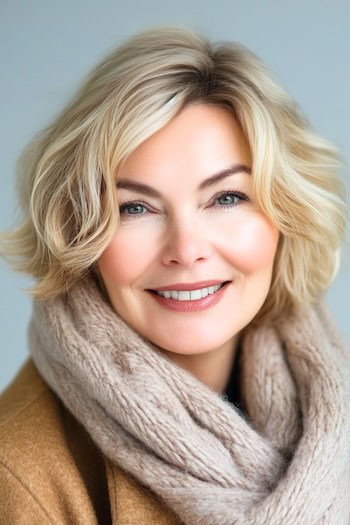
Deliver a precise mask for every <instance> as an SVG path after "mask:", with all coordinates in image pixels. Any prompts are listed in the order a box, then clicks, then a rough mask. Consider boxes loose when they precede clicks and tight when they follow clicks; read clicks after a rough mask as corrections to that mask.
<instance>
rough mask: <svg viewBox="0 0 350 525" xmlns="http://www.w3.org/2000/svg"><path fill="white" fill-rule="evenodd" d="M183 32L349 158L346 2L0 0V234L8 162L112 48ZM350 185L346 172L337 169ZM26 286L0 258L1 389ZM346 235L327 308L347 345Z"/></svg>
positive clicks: (15, 364) (10, 212) (8, 198)
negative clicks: (214, 47)
mask: <svg viewBox="0 0 350 525" xmlns="http://www.w3.org/2000/svg"><path fill="white" fill-rule="evenodd" d="M169 24H170V25H182V26H186V27H190V28H193V29H195V30H198V31H200V32H202V33H204V34H206V35H207V36H209V37H210V38H212V39H214V40H233V41H238V42H241V43H242V44H244V45H246V46H247V47H248V48H250V49H251V50H252V51H254V52H255V53H257V54H258V55H259V56H260V57H261V58H262V59H263V61H264V62H265V63H266V65H267V66H268V67H269V69H270V70H271V71H272V73H273V75H274V77H275V78H276V79H277V81H278V82H279V83H280V84H282V86H283V87H284V88H285V89H286V90H287V92H288V93H289V94H290V95H291V96H292V97H293V98H294V99H295V100H296V101H297V102H298V103H299V104H300V106H301V107H302V108H303V110H304V112H305V114H306V116H307V117H308V119H309V120H310V121H311V124H312V125H313V127H314V129H315V130H316V131H318V132H319V133H320V134H322V135H323V136H325V137H326V138H328V139H330V140H332V141H333V142H335V144H336V145H337V146H338V147H339V148H340V149H341V151H342V153H343V155H344V158H345V160H346V162H347V163H349V160H350V144H349V122H350V97H349V93H350V63H349V62H350V32H349V24H350V2H349V0H333V1H330V0H327V1H326V0H311V1H307V2H305V1H302V0H293V1H291V0H289V1H283V0H282V1H281V0H274V1H272V0H265V1H262V0H240V1H238V0H230V1H229V0H226V1H223V0H221V1H220V0H218V1H216V2H213V1H211V2H203V1H202V0H198V1H196V0H177V1H176V2H167V1H164V0H157V1H154V0H153V1H151V2H145V0H137V1H136V0H128V1H123V2H120V1H117V0H114V1H113V0H100V2H95V1H92V0H69V1H68V0H61V1H60V2H47V1H44V0H27V1H25V0H22V1H20V0H12V1H11V2H10V1H6V0H2V3H1V5H0V54H1V62H0V63H1V73H2V79H1V83H0V89H1V99H0V100H1V118H0V133H1V141H0V144H1V192H0V230H4V229H7V228H9V227H11V226H12V225H13V224H14V221H15V217H16V214H15V211H16V199H15V191H14V181H15V162H16V159H17V157H18V155H19V153H20V152H21V150H22V148H23V147H24V146H25V144H26V143H27V142H28V140H29V139H30V138H31V137H32V136H33V134H34V133H36V132H37V131H39V130H40V129H41V128H43V127H44V126H45V125H46V124H47V123H48V122H49V121H50V120H51V119H52V117H53V116H54V115H55V114H56V113H57V112H58V111H59V110H60V109H61V108H62V107H63V105H64V104H65V102H66V101H67V100H68V98H69V97H70V95H71V94H72V93H73V91H74V89H75V88H76V87H77V86H78V84H79V82H80V81H81V79H82V77H83V76H84V75H85V74H86V73H87V72H88V71H89V69H90V68H91V67H92V66H93V65H94V64H95V63H96V62H97V61H98V60H99V59H100V58H101V57H103V56H104V55H105V54H106V52H108V51H109V50H110V49H111V48H113V47H115V46H116V45H118V44H119V43H121V42H122V41H124V40H125V39H126V38H127V37H129V36H131V35H133V34H135V33H136V32H138V31H140V30H143V29H146V28H148V27H150V26H156V25H169ZM343 179H344V180H345V182H346V186H347V189H348V190H349V188H350V182H349V170H348V169H346V170H344V172H343ZM30 283H31V280H30V279H29V278H27V277H24V276H22V275H20V274H16V273H14V272H12V271H11V270H10V269H9V268H8V267H7V266H6V265H5V263H3V262H2V261H0V290H1V300H0V312H1V313H0V390H2V389H3V388H4V387H5V385H6V384H7V383H8V382H9V381H10V379H11V378H12V377H13V375H14V374H15V372H16V370H17V369H18V368H19V366H20V365H21V363H22V362H23V361H24V360H25V359H26V356H27V355H28V350H27V342H26V337H27V324H28V320H29V316H30V309H31V301H30V299H29V298H28V296H27V295H26V294H25V292H24V288H25V287H27V286H29V285H30ZM349 297H350V248H349V233H348V235H347V240H346V244H345V248H344V251H343V257H342V263H341V268H340V271H339V273H338V275H337V277H336V279H335V281H334V283H333V286H332V288H331V289H330V290H329V292H328V294H327V296H326V301H327V304H328V305H329V307H330V309H331V311H332V313H333V316H334V317H335V320H336V322H337V324H338V327H339V329H340V331H341V333H342V335H343V337H344V339H345V341H346V343H347V345H348V346H349V345H350V323H349V321H350V316H349V306H350V302H349Z"/></svg>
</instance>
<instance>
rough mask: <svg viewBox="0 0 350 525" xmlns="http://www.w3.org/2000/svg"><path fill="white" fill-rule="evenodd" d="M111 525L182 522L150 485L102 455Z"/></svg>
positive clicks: (164, 524) (177, 524) (176, 524)
mask: <svg viewBox="0 0 350 525" xmlns="http://www.w3.org/2000/svg"><path fill="white" fill-rule="evenodd" d="M105 466H106V473H107V482H108V492H109V501H110V506H111V516H112V524H113V525H128V524H130V523H131V521H130V520H131V518H132V523H142V525H154V524H155V523H157V525H181V524H182V522H181V521H180V520H179V518H178V517H177V516H176V515H175V514H174V512H173V511H172V510H171V509H169V508H168V507H166V506H165V504H164V503H163V502H162V501H161V500H160V498H159V497H158V496H157V495H155V494H154V493H153V492H152V491H151V490H150V489H148V488H146V487H144V486H143V485H141V484H140V483H139V482H138V481H137V480H136V479H135V478H134V477H133V476H131V475H130V474H128V473H126V472H125V471H123V470H122V469H121V468H120V467H118V466H117V465H114V464H113V463H112V462H111V461H110V460H109V459H108V458H107V457H105Z"/></svg>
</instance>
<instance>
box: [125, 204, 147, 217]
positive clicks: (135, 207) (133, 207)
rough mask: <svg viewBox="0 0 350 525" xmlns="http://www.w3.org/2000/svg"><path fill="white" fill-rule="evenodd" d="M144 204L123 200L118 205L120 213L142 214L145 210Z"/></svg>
mask: <svg viewBox="0 0 350 525" xmlns="http://www.w3.org/2000/svg"><path fill="white" fill-rule="evenodd" d="M147 211H148V210H147V208H146V206H144V204H142V203H141V202H125V203H124V204H121V205H120V206H119V213H120V215H126V216H131V215H132V216H134V217H135V216H139V215H144V214H145V213H146V212H147Z"/></svg>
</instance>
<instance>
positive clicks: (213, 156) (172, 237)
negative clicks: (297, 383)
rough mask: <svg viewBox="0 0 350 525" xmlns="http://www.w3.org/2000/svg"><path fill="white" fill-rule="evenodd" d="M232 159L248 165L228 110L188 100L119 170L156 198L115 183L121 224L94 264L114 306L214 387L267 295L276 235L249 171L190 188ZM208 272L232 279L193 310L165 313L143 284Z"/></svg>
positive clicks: (203, 276)
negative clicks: (215, 296)
mask: <svg viewBox="0 0 350 525" xmlns="http://www.w3.org/2000/svg"><path fill="white" fill-rule="evenodd" d="M233 164H242V165H245V166H247V167H248V168H249V167H250V165H251V159H250V153H249V147H248V145H247V143H246V141H245V138H244V136H243V134H242V131H241V129H240V127H239V125H238V124H237V122H236V121H235V118H234V117H233V115H232V114H231V113H230V112H229V111H228V110H227V109H224V108H221V107H217V106H210V105H205V104H196V105H192V106H188V107H186V108H185V109H184V110H182V112H181V113H180V114H179V115H178V116H176V117H175V118H174V119H173V120H172V121H171V122H170V123H169V124H167V125H166V126H165V127H164V128H162V129H161V130H159V131H158V132H157V133H155V134H154V135H152V136H151V137H150V138H149V139H147V140H146V141H145V142H143V143H142V144H141V145H140V146H139V147H138V148H137V149H136V150H135V151H134V152H133V153H132V154H131V155H130V156H129V157H128V159H127V160H126V161H125V162H124V164H123V165H122V166H121V167H120V169H119V170H118V173H117V180H120V179H123V180H128V181H133V182H141V183H143V184H147V185H149V186H152V187H153V188H155V189H156V190H157V191H158V192H160V193H161V197H154V196H149V195H145V194H144V193H142V192H140V191H135V190H131V189H125V188H120V189H118V203H119V205H120V206H122V207H121V221H120V224H119V226H118V230H117V232H116V234H115V236H114V238H113V239H112V241H111V243H110V244H109V246H108V247H107V249H106V250H105V251H104V253H103V254H102V256H101V258H100V260H99V263H98V267H99V271H100V274H101V277H102V279H103V282H104V284H105V287H106V290H107V293H108V295H109V298H110V301H111V303H112V305H113V307H114V309H115V311H116V312H117V313H118V314H119V315H120V316H121V317H122V318H123V319H124V320H125V321H126V322H127V323H128V324H129V325H130V326H131V327H132V328H133V329H134V330H136V331H137V332H138V333H139V334H141V335H142V336H143V337H145V338H146V339H148V340H149V341H151V342H152V343H153V344H155V345H156V346H158V347H159V348H160V349H161V350H162V352H163V353H164V354H165V355H166V356H167V357H168V358H169V359H171V360H173V361H174V362H176V363H177V364H179V365H180V366H182V367H183V368H185V369H187V370H188V371H190V372H191V373H192V374H193V375H195V376H196V377H197V378H198V379H199V380H200V381H202V382H203V383H205V384H207V385H208V386H209V387H210V388H212V389H213V390H215V391H218V392H223V391H224V390H225V387H226V385H227V382H228V380H229V376H230V371H231V365H232V362H233V358H234V354H235V349H236V346H237V343H238V340H239V335H240V332H241V330H242V329H243V328H244V327H245V326H246V325H247V324H248V323H249V322H250V321H251V320H252V319H253V317H255V315H256V314H257V312H258V311H259V310H260V308H261V306H262V305H263V303H264V300H265V298H266V296H267V294H268V291H269V288H270V284H271V277H272V268H273V261H274V257H275V254H276V249H277V244H278V239H279V232H278V230H277V228H276V227H275V226H274V225H273V224H272V222H271V221H270V219H269V218H268V217H266V215H265V214H264V213H263V212H262V210H261V209H260V208H259V207H258V204H257V203H256V201H255V200H254V195H253V185H252V176H251V175H250V174H249V173H246V172H239V173H236V174H231V175H230V176H228V177H226V178H225V179H222V180H221V181H219V182H217V183H215V184H213V185H212V186H210V187H208V188H206V189H203V190H200V191H199V190H198V186H199V184H200V183H201V182H202V181H203V180H204V179H206V178H208V177H210V176H212V175H214V174H216V173H217V172H219V171H221V170H223V169H226V168H229V167H230V166H232V165H233ZM234 191H239V192H243V193H244V194H245V195H246V196H247V200H241V199H240V198H239V197H237V196H234V195H232V192H234ZM227 192H231V194H230V195H227ZM222 193H224V194H225V195H224V196H223V195H221V194H222ZM130 201H133V202H134V204H133V205H129V206H128V207H126V206H125V203H126V202H130ZM135 202H136V205H135ZM226 203H228V204H230V205H231V206H227V205H226V206H225V204H226ZM208 279H218V280H220V281H227V280H229V281H231V283H230V284H229V286H228V287H227V289H226V291H225V293H224V295H223V297H222V299H221V300H220V301H219V302H218V303H217V304H215V305H214V306H211V307H209V308H207V309H205V310H202V311H199V312H174V311H170V310H167V309H165V308H163V307H162V306H161V305H159V304H158V303H157V301H156V300H155V299H154V297H153V296H152V294H150V293H149V292H148V291H147V289H154V288H159V287H161V286H167V285H170V284H173V283H179V282H181V283H183V282H184V283H193V282H198V281H202V280H208Z"/></svg>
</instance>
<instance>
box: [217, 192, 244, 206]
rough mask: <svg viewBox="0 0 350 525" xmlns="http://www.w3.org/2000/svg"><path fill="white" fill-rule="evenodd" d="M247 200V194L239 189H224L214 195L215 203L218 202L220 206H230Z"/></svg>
mask: <svg viewBox="0 0 350 525" xmlns="http://www.w3.org/2000/svg"><path fill="white" fill-rule="evenodd" d="M247 200H248V197H247V195H245V194H244V193H241V192H240V191H226V192H224V193H221V194H220V195H218V196H216V197H215V203H216V202H218V203H219V205H220V206H221V207H227V208H232V207H234V206H237V205H239V204H240V203H241V202H243V201H247Z"/></svg>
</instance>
